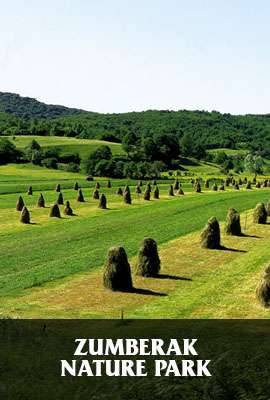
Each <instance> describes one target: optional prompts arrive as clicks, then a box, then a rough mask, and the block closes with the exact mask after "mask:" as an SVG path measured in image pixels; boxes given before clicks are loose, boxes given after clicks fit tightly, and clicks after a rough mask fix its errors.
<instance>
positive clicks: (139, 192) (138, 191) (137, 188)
mask: <svg viewBox="0 0 270 400" xmlns="http://www.w3.org/2000/svg"><path fill="white" fill-rule="evenodd" d="M135 193H137V194H141V193H142V189H141V186H139V185H137V186H136V188H135Z"/></svg>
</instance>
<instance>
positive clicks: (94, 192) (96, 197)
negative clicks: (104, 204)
mask: <svg viewBox="0 0 270 400" xmlns="http://www.w3.org/2000/svg"><path fill="white" fill-rule="evenodd" d="M93 199H94V200H98V199H99V191H98V190H97V189H95V190H94V191H93Z"/></svg>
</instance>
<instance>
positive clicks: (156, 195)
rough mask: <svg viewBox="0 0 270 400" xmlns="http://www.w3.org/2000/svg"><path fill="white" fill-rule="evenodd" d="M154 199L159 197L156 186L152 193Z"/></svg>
mask: <svg viewBox="0 0 270 400" xmlns="http://www.w3.org/2000/svg"><path fill="white" fill-rule="evenodd" d="M153 197H154V199H159V188H158V186H156V187H155V190H154V193H153Z"/></svg>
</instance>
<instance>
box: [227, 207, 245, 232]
mask: <svg viewBox="0 0 270 400" xmlns="http://www.w3.org/2000/svg"><path fill="white" fill-rule="evenodd" d="M225 233H226V235H233V236H241V234H242V231H241V223H240V214H239V213H238V212H237V211H236V210H235V209H234V208H229V210H228V214H227V218H226V223H225Z"/></svg>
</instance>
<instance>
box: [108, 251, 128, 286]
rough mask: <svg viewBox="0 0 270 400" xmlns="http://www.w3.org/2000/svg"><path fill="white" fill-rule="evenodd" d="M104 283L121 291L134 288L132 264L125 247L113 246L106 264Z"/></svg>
mask: <svg viewBox="0 0 270 400" xmlns="http://www.w3.org/2000/svg"><path fill="white" fill-rule="evenodd" d="M103 284H104V286H105V287H106V288H107V289H110V290H114V291H121V292H130V291H132V290H133V285H132V278H131V271H130V265H129V262H128V258H127V254H126V252H125V249H124V248H123V247H111V248H110V249H109V251H108V255H107V259H106V261H105V264H104V272H103Z"/></svg>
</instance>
